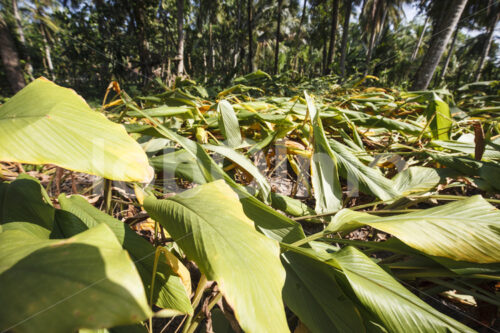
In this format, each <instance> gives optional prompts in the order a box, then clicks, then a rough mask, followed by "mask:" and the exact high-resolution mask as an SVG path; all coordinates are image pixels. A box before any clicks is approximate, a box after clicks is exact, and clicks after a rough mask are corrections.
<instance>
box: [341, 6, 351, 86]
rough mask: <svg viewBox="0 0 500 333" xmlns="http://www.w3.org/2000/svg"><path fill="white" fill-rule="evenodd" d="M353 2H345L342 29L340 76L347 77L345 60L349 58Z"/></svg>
mask: <svg viewBox="0 0 500 333" xmlns="http://www.w3.org/2000/svg"><path fill="white" fill-rule="evenodd" d="M351 11H352V1H350V0H345V1H344V25H343V28H342V45H341V46H340V76H341V77H342V78H343V77H344V76H345V58H346V56H347V38H348V36H349V22H350V19H351Z"/></svg>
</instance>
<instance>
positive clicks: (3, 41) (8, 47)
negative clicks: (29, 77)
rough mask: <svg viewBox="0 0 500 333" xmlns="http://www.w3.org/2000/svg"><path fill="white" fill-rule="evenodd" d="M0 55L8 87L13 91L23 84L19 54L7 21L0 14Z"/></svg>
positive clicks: (22, 86) (19, 88)
mask: <svg viewBox="0 0 500 333" xmlns="http://www.w3.org/2000/svg"><path fill="white" fill-rule="evenodd" d="M0 45H2V47H0V57H1V58H2V64H3V67H4V70H5V74H6V76H7V80H8V81H9V84H10V87H11V89H12V91H13V92H14V93H16V92H18V91H19V90H21V89H22V88H24V86H25V82H24V77H23V73H22V71H21V68H20V67H19V56H18V54H17V50H16V47H15V45H14V41H13V40H12V36H11V34H10V31H9V27H8V26H7V23H6V22H5V20H4V19H3V17H2V16H1V15H0Z"/></svg>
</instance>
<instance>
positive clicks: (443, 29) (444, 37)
mask: <svg viewBox="0 0 500 333" xmlns="http://www.w3.org/2000/svg"><path fill="white" fill-rule="evenodd" d="M466 3H467V0H455V1H450V2H449V5H448V7H449V8H448V9H447V10H446V15H445V16H444V18H443V20H442V21H441V24H436V25H435V28H437V30H434V29H433V36H432V38H431V43H430V45H429V49H428V50H427V53H426V54H425V57H424V60H423V62H422V64H421V65H420V68H419V69H418V71H417V75H416V77H415V81H414V83H413V86H412V89H413V90H424V89H427V87H428V86H429V83H430V82H431V79H432V76H433V75H434V72H435V71H436V67H437V65H438V64H439V60H440V59H441V56H442V55H443V53H444V50H445V48H446V45H447V44H448V41H449V40H450V37H451V34H452V33H453V30H455V27H456V26H457V23H458V20H459V19H460V16H461V15H462V12H463V10H464V7H465V4H466Z"/></svg>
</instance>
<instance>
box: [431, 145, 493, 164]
mask: <svg viewBox="0 0 500 333" xmlns="http://www.w3.org/2000/svg"><path fill="white" fill-rule="evenodd" d="M431 145H432V146H438V147H442V148H446V149H450V150H454V151H459V152H462V153H466V154H470V155H471V156H474V153H475V148H476V145H475V143H472V142H471V143H469V142H459V141H441V140H433V141H432V142H431ZM483 158H484V159H488V160H490V159H495V160H498V159H500V151H499V150H498V149H495V147H494V146H492V145H491V144H489V143H487V144H486V148H485V150H484V155H483Z"/></svg>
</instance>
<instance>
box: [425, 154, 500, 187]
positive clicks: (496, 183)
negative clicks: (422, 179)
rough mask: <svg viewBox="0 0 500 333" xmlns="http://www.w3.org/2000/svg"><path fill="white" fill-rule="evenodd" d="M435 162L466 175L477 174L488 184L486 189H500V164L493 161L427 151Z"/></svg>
mask: <svg viewBox="0 0 500 333" xmlns="http://www.w3.org/2000/svg"><path fill="white" fill-rule="evenodd" d="M427 154H428V155H429V156H431V157H432V158H433V159H434V160H435V161H436V162H439V163H441V164H443V165H445V166H447V167H448V168H451V169H454V170H456V171H458V172H460V173H461V174H462V175H466V176H479V177H481V178H482V180H484V181H485V182H486V183H487V185H488V191H495V190H496V191H500V164H498V163H494V162H483V161H476V160H474V159H472V158H470V157H465V156H447V155H444V154H435V153H427Z"/></svg>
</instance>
